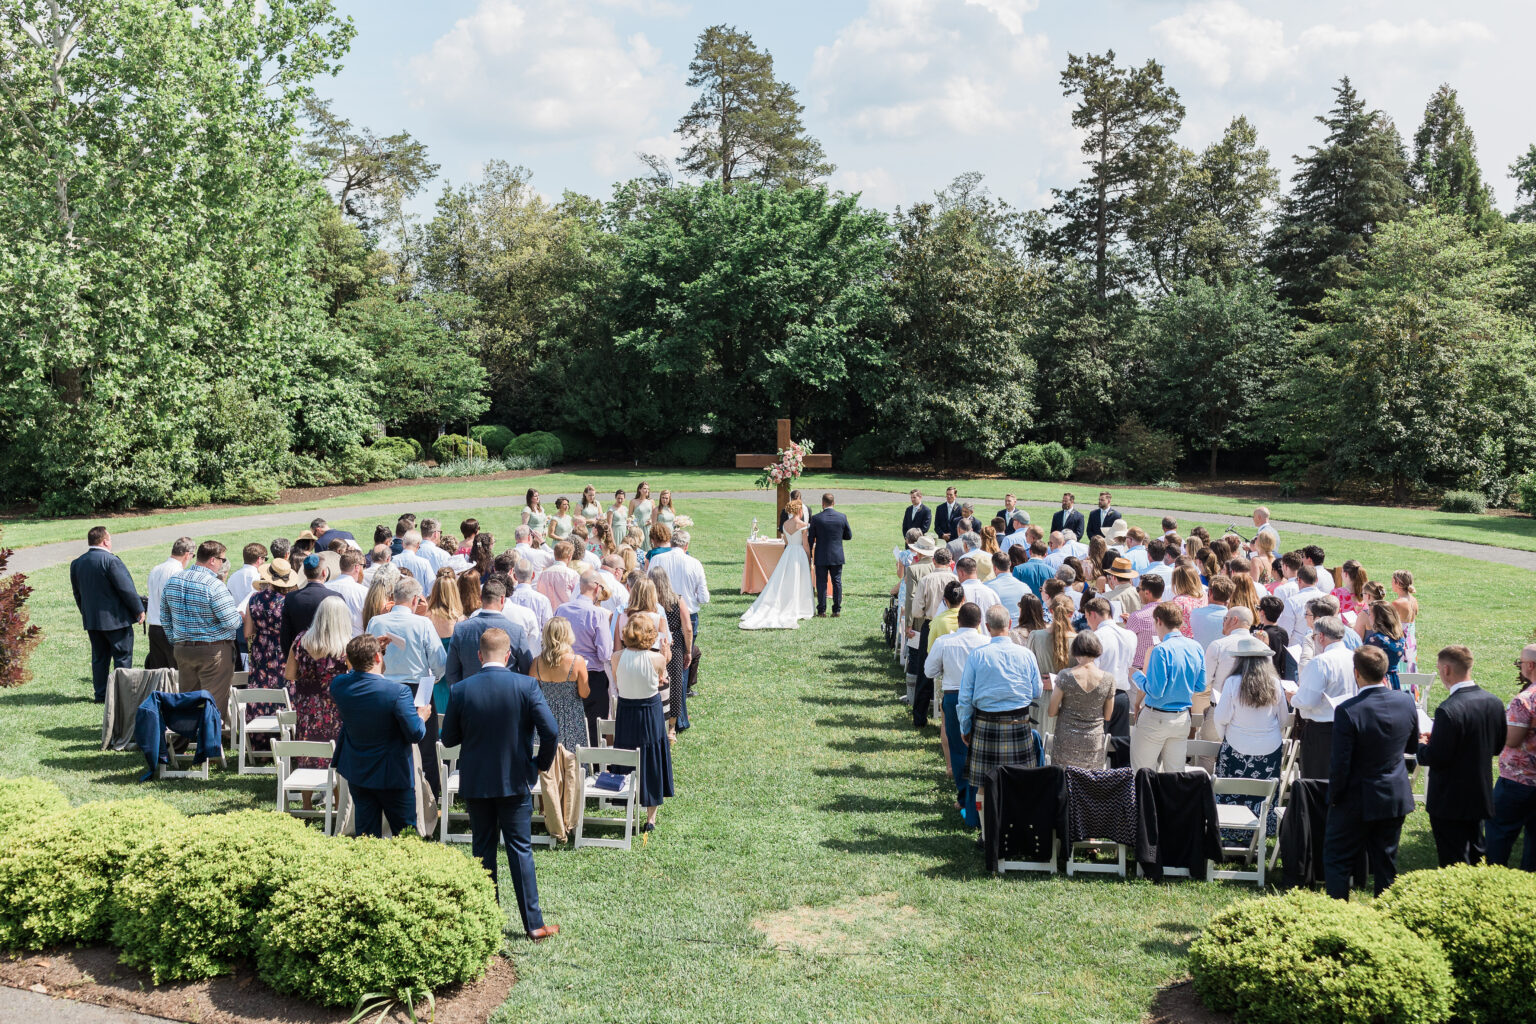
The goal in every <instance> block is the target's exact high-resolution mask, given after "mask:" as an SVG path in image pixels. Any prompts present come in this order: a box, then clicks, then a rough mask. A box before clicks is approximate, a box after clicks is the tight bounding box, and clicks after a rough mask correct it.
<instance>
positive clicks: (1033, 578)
mask: <svg viewBox="0 0 1536 1024" xmlns="http://www.w3.org/2000/svg"><path fill="white" fill-rule="evenodd" d="M1013 575H1014V577H1015V578H1017V579H1018V580H1019V581H1020V582H1022V583H1024V584H1025V585H1027V586H1028V587H1029V589H1030V591H1031V592H1032V593H1033V594H1034V595H1035V596H1036V597H1039V596H1040V588H1041V587H1043V586H1045V581H1046V580H1048V579H1050V578H1051V577H1052V576H1055V575H1056V570H1055V569H1052V568H1051V564H1050V563H1049V562H1047V561H1046V560H1045V559H1043V558H1035V557H1034V556H1033V555H1031V556H1030V559H1029V561H1027V562H1025V563H1024V564H1023V565H1016V566H1014V568H1013Z"/></svg>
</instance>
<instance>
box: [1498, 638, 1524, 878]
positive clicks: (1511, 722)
mask: <svg viewBox="0 0 1536 1024" xmlns="http://www.w3.org/2000/svg"><path fill="white" fill-rule="evenodd" d="M1519 664H1520V692H1518V693H1516V694H1515V696H1514V697H1513V698H1512V699H1511V700H1510V702H1509V709H1508V710H1507V711H1506V712H1505V718H1504V722H1505V725H1506V726H1507V729H1506V731H1505V734H1504V749H1503V750H1502V751H1501V752H1500V753H1499V781H1498V782H1496V783H1494V785H1493V817H1492V818H1490V819H1489V821H1488V863H1490V864H1499V865H1505V864H1508V863H1509V855H1510V853H1512V852H1513V850H1514V848H1515V840H1516V839H1519V838H1520V832H1521V830H1522V829H1523V830H1524V831H1525V852H1524V853H1523V854H1521V856H1520V870H1522V871H1536V728H1532V725H1533V723H1536V644H1526V645H1525V649H1524V650H1522V651H1521V652H1520V662H1519Z"/></svg>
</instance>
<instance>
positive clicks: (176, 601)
mask: <svg viewBox="0 0 1536 1024" xmlns="http://www.w3.org/2000/svg"><path fill="white" fill-rule="evenodd" d="M227 565H228V561H227V560H226V559H225V557H224V545H223V544H220V543H219V542H218V541H216V540H205V541H203V542H202V543H201V544H199V545H198V546H197V562H196V564H194V565H192V566H190V567H188V568H187V569H184V570H182V571H181V572H179V573H177V574H176V575H174V576H172V577H171V578H170V579H169V580H167V581H166V583H165V591H164V593H163V594H162V595H161V597H160V625H161V626H162V627H163V628H164V629H165V635H166V636H167V638H169V639H170V641H171V644H172V645H173V646H174V648H175V651H176V675H177V683H178V685H179V687H180V689H181V692H182V693H189V692H191V691H193V690H207V691H208V692H209V693H210V694H212V695H213V702H214V706H215V707H217V708H218V709H219V717H220V718H225V717H227V716H228V713H229V690H230V686H231V684H232V683H233V682H234V675H235V630H236V629H239V628H240V612H239V611H238V610H237V609H236V608H235V599H234V598H233V597H231V596H230V594H229V588H228V587H227V586H225V585H224V580H223V575H222V574H223V572H224V570H225V567H226V566H227ZM224 728H225V730H226V731H227V730H228V729H229V723H228V722H225V723H224Z"/></svg>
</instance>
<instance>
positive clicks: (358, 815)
mask: <svg viewBox="0 0 1536 1024" xmlns="http://www.w3.org/2000/svg"><path fill="white" fill-rule="evenodd" d="M391 646H393V645H391ZM347 664H348V665H349V666H350V667H351V671H350V672H343V673H342V674H341V675H339V676H336V677H335V678H334V679H332V680H331V699H332V700H334V701H335V702H336V710H337V711H338V712H339V713H340V715H341V730H340V731H339V732H338V733H337V737H336V758H335V764H336V772H337V774H339V775H340V776H341V777H342V778H344V779H346V780H347V787H348V790H349V791H350V793H351V795H352V804H353V819H354V821H355V822H356V827H355V831H356V833H357V834H358V835H360V836H374V837H379V836H382V835H383V834H384V828H383V820H382V819H384V818H388V819H389V828H390V831H391V832H392V833H393V834H394V835H397V836H398V835H399V834H400V833H401V832H403V831H405V830H406V829H407V828H415V827H416V771H415V769H414V767H413V766H412V764H411V747H412V745H413V744H415V743H417V742H419V741H420V740H421V737H422V736H423V734H424V729H423V726H422V724H421V718H420V716H419V715H418V714H417V713H416V709H415V708H413V707H412V706H411V694H410V691H409V690H407V689H406V688H405V687H402V686H401V685H400V684H399V683H398V682H396V681H395V680H392V679H388V678H385V676H384V675H383V669H384V653H383V649H382V647H381V645H380V643H379V640H378V638H377V637H375V636H368V635H364V636H358V637H353V638H352V639H351V640H350V641H348V642H347Z"/></svg>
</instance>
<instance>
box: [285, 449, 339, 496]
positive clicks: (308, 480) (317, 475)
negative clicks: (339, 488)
mask: <svg viewBox="0 0 1536 1024" xmlns="http://www.w3.org/2000/svg"><path fill="white" fill-rule="evenodd" d="M335 482H336V473H335V471H334V470H332V469H331V467H330V466H328V465H327V464H325V463H324V462H321V461H320V460H319V459H317V458H315V457H314V456H313V455H309V454H306V453H304V452H295V453H294V454H293V457H292V458H290V459H289V460H288V486H290V487H329V486H330V485H331V484H334V483H335Z"/></svg>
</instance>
